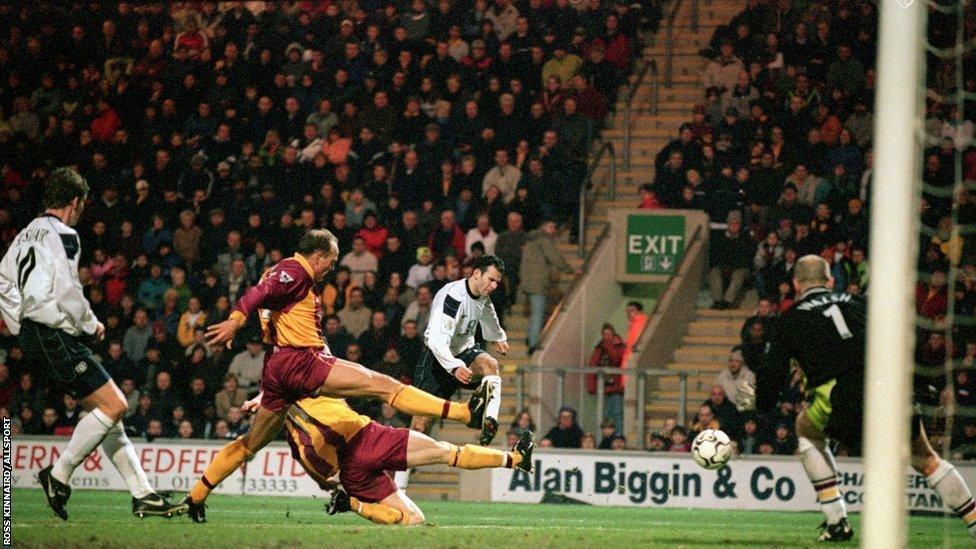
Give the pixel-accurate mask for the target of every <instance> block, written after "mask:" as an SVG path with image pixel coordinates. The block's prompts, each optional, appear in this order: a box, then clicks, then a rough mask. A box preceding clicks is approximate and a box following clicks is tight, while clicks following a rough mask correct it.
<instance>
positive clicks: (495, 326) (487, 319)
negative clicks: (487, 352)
mask: <svg viewBox="0 0 976 549" xmlns="http://www.w3.org/2000/svg"><path fill="white" fill-rule="evenodd" d="M479 322H480V323H481V335H483V336H484V338H485V341H494V342H495V343H496V344H497V346H498V352H500V353H502V354H503V355H504V354H508V336H507V335H506V334H505V329H504V328H502V324H501V322H499V321H498V313H497V312H495V304H494V303H492V302H491V300H488V303H487V304H486V305H485V308H484V309H482V311H481V318H480V319H479Z"/></svg>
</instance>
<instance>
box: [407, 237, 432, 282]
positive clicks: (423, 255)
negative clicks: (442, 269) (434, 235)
mask: <svg viewBox="0 0 976 549" xmlns="http://www.w3.org/2000/svg"><path fill="white" fill-rule="evenodd" d="M433 263H434V254H433V252H431V250H430V248H428V247H427V246H421V247H419V248H417V262H416V263H415V264H414V265H413V266H411V267H410V271H409V272H408V273H407V280H406V285H407V286H408V287H410V288H413V289H414V290H416V289H417V288H419V287H420V286H421V285H422V284H426V283H427V282H430V281H431V280H433V278H434V275H433V269H434V265H433Z"/></svg>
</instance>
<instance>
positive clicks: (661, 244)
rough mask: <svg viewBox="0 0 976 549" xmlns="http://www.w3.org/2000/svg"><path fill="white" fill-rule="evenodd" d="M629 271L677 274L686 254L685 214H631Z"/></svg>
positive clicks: (629, 225) (628, 231)
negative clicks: (679, 264) (682, 258)
mask: <svg viewBox="0 0 976 549" xmlns="http://www.w3.org/2000/svg"><path fill="white" fill-rule="evenodd" d="M626 245H627V250H626V253H627V274H673V273H674V272H675V271H677V269H678V263H680V262H681V257H682V256H683V255H684V253H685V218H684V216H683V215H629V216H627V239H626Z"/></svg>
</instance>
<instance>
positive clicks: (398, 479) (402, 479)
mask: <svg viewBox="0 0 976 549" xmlns="http://www.w3.org/2000/svg"><path fill="white" fill-rule="evenodd" d="M393 484H396V487H397V488H398V489H400V490H406V489H407V485H408V484H410V469H407V470H406V471H396V472H394V473H393Z"/></svg>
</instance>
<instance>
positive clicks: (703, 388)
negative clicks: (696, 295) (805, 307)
mask: <svg viewBox="0 0 976 549" xmlns="http://www.w3.org/2000/svg"><path fill="white" fill-rule="evenodd" d="M756 302H757V298H756V293H755V291H751V292H749V293H747V294H746V296H745V297H744V298H743V299H742V303H741V305H740V306H739V308H738V309H728V310H724V311H716V310H712V309H708V308H699V309H697V311H696V313H695V318H694V320H692V322H691V323H690V324H689V325H688V333H687V334H686V335H685V336H684V338H683V340H682V345H681V347H679V348H678V349H676V350H675V352H674V357H673V358H672V361H671V362H670V363H669V364H668V365H667V368H668V369H671V370H676V371H683V372H696V374H693V375H691V376H689V377H688V398H687V400H686V405H685V414H686V417H687V419H688V422H691V421H692V419H693V418H694V417H695V414H696V413H697V412H698V407H699V406H700V405H701V403H702V402H704V401H705V399H707V398H708V396H709V390H710V389H711V387H712V385H713V384H714V382H715V376H716V375H718V373H719V372H720V371H721V370H722V369H723V368H725V366H726V364H727V363H728V358H729V352H730V351H731V350H732V347H733V346H735V345H738V344H739V343H741V337H740V335H739V334H740V331H741V330H742V324H743V323H744V322H745V320H746V318H748V317H750V316H752V315H753V314H755V310H756V308H755V306H756ZM648 386H649V391H650V396H649V398H648V401H647V404H646V405H645V407H644V414H645V416H644V417H645V418H646V419H647V420H649V421H650V422H651V426H652V428H654V429H657V428H658V427H660V425H661V424H662V423H663V422H664V420H665V419H667V418H677V416H678V408H679V402H680V400H679V399H680V396H679V395H680V385H679V380H678V378H677V377H669V378H658V379H657V380H655V381H649V382H648Z"/></svg>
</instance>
